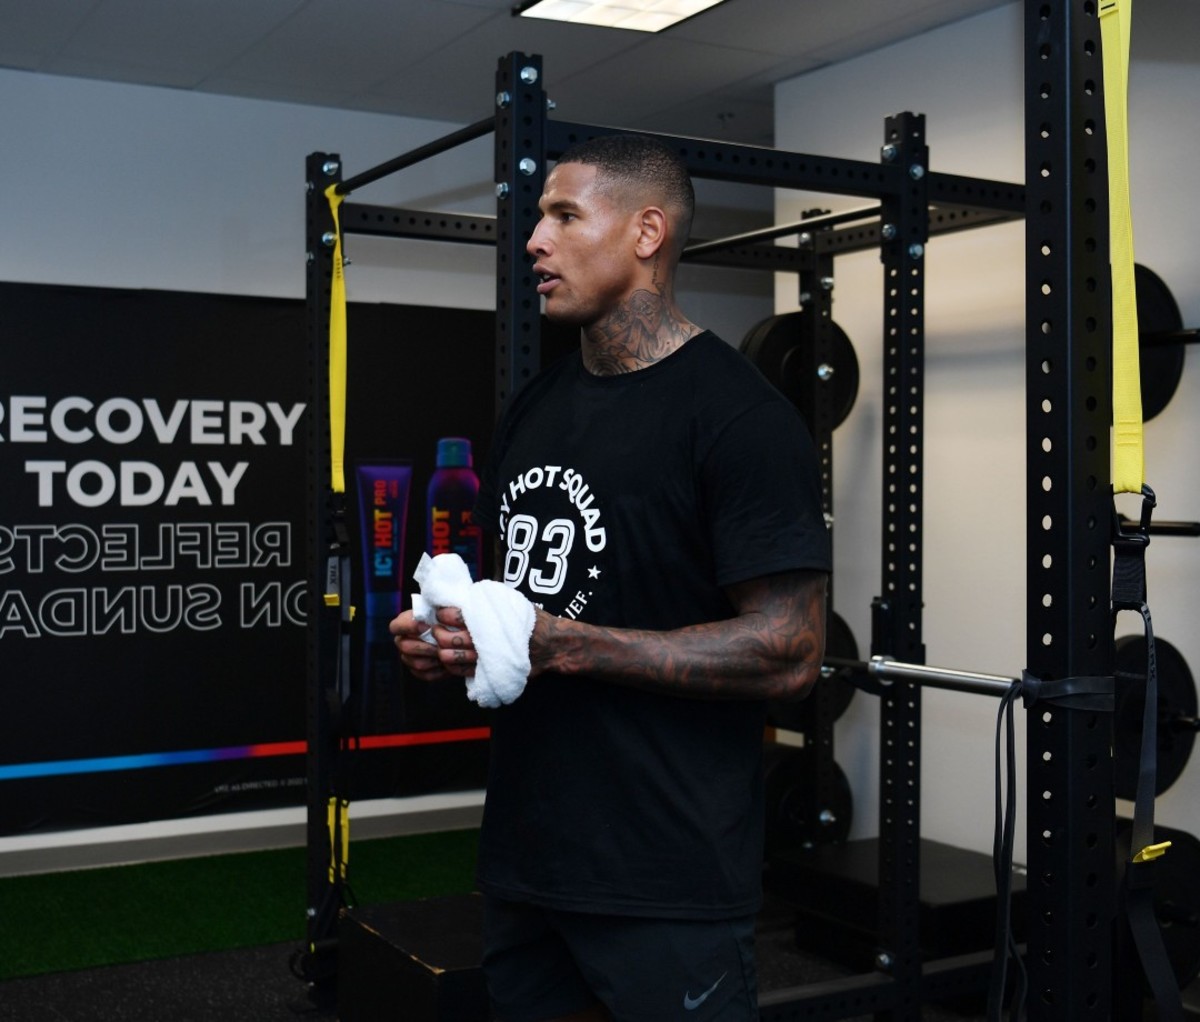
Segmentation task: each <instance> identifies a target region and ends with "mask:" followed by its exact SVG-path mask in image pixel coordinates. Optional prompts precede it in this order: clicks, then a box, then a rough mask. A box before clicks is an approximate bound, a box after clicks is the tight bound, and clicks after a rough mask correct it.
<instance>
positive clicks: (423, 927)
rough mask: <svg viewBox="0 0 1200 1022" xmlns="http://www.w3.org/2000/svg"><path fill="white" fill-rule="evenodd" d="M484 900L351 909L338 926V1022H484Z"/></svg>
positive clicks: (453, 899)
mask: <svg viewBox="0 0 1200 1022" xmlns="http://www.w3.org/2000/svg"><path fill="white" fill-rule="evenodd" d="M482 957H483V898H482V897H481V896H480V895H476V894H466V895H453V896H448V897H442V898H426V899H422V900H420V901H408V902H395V903H391V904H386V905H367V906H361V907H358V908H352V909H347V910H346V911H344V912H343V913H342V916H341V919H340V921H339V923H338V979H337V989H338V993H337V1001H338V1019H339V1022H384V1020H387V1019H397V1020H399V1019H404V1020H405V1022H486V1020H487V1019H488V1017H489V1011H488V997H487V988H486V986H485V984H484V980H483V972H482V969H481V968H480V962H481V960H482Z"/></svg>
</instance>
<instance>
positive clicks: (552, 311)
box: [526, 135, 695, 326]
mask: <svg viewBox="0 0 1200 1022" xmlns="http://www.w3.org/2000/svg"><path fill="white" fill-rule="evenodd" d="M538 205H539V208H540V209H541V212H542V218H541V220H540V221H539V223H538V225H537V226H536V227H535V228H534V231H533V234H532V235H531V236H530V238H529V242H528V244H527V245H526V250H527V251H528V252H529V253H530V254H531V255H532V256H533V257H534V260H535V263H534V269H535V271H536V272H537V273H538V275H539V276H540V277H541V278H542V279H541V283H540V284H539V285H538V293H539V294H541V295H542V296H543V297H545V299H546V315H547V316H549V317H551V318H552V319H558V320H562V321H566V322H576V323H579V324H580V325H581V326H587V325H588V324H591V323H595V322H598V321H600V320H601V319H603V318H604V317H605V316H607V315H609V314H611V313H613V312H615V311H616V310H618V309H620V308H621V307H622V306H623V305H624V304H625V303H627V302H628V301H629V300H630V298H631V297H632V296H633V295H635V294H638V293H645V294H650V295H654V296H656V299H657V300H660V301H665V302H667V303H668V304H669V305H673V302H674V298H673V277H674V272H675V265H676V263H677V262H678V261H679V255H680V253H681V252H682V250H683V246H684V244H685V242H686V240H687V232H688V229H689V228H690V225H691V218H692V211H693V208H694V206H695V197H694V194H693V192H692V184H691V180H690V179H689V177H688V174H687V169H686V168H685V167H684V166H683V164H682V162H681V161H680V160H679V159H678V158H677V157H676V156H675V154H674V153H672V152H671V150H670V149H668V148H667V147H666V146H664V145H662V144H661V143H659V142H656V141H654V140H652V139H648V138H644V137H642V136H637V135H611V136H605V137H602V138H598V139H594V140H592V141H589V142H585V143H583V144H581V145H579V146H576V147H574V148H573V149H571V150H570V151H568V152H567V153H565V154H564V155H563V157H562V158H561V159H560V160H559V161H558V163H557V164H556V166H555V167H554V169H553V170H552V171H551V172H550V173H549V174H548V175H547V177H546V184H545V188H544V189H543V191H542V197H541V200H540V201H539V203H538Z"/></svg>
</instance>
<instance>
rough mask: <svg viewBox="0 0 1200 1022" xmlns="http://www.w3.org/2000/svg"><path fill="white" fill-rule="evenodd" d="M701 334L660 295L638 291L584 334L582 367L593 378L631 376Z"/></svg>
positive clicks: (588, 328)
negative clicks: (619, 375) (626, 374)
mask: <svg viewBox="0 0 1200 1022" xmlns="http://www.w3.org/2000/svg"><path fill="white" fill-rule="evenodd" d="M699 332H700V330H699V328H698V327H696V326H695V325H694V324H693V323H689V322H688V321H687V320H685V319H682V318H681V317H680V316H679V315H678V313H677V312H676V311H675V309H674V308H672V306H671V305H670V303H668V302H666V301H664V299H663V297H662V295H661V294H655V293H654V292H651V291H646V290H639V291H635V292H633V294H631V295H630V296H629V298H628V300H626V301H625V302H624V303H623V304H621V305H619V306H617V307H616V308H615V309H613V310H612V312H610V313H609V314H608V315H607V316H605V317H604V318H603V319H602V320H600V321H598V322H596V323H593V324H592V325H591V326H589V327H587V328H586V329H585V330H584V332H583V364H584V365H585V366H586V367H587V370H588V372H590V373H592V374H594V375H596V376H616V375H618V374H620V373H633V372H637V370H639V369H645V368H646V367H647V366H651V365H653V364H654V363H655V362H660V361H662V360H663V359H664V358H666V357H667V356H668V355H670V354H671V353H672V352H673V351H675V350H676V349H678V348H679V347H680V346H681V345H682V344H683V343H684V342H685V341H687V340H689V339H691V338H692V337H694V336H695V335H696V334H698V333H699Z"/></svg>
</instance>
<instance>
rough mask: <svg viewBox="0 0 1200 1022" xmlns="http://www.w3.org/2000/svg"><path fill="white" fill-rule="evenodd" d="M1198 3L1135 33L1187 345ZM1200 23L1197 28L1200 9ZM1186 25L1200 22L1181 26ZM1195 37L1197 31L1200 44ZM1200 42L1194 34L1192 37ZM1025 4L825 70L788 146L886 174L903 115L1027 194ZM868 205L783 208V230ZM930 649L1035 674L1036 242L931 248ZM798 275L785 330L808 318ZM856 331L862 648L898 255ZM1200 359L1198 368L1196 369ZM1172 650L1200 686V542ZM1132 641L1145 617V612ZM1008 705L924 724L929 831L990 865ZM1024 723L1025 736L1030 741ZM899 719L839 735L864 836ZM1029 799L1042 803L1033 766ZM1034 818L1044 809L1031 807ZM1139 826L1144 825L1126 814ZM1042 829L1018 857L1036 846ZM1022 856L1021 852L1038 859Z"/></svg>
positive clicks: (848, 521)
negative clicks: (891, 122)
mask: <svg viewBox="0 0 1200 1022" xmlns="http://www.w3.org/2000/svg"><path fill="white" fill-rule="evenodd" d="M1194 7H1195V5H1190V4H1188V2H1187V0H1160V2H1159V3H1157V4H1155V5H1150V4H1143V5H1141V6H1140V7H1139V8H1138V9H1137V11H1136V13H1135V15H1134V28H1133V34H1132V39H1133V64H1132V69H1131V73H1130V119H1131V129H1130V130H1131V149H1132V157H1131V178H1132V192H1133V206H1134V232H1135V240H1136V243H1137V260H1138V262H1140V263H1143V264H1145V265H1147V266H1148V267H1149V268H1150V269H1152V270H1154V271H1155V272H1156V273H1157V274H1158V275H1159V276H1160V277H1162V278H1163V279H1164V281H1165V282H1166V283H1167V284H1168V286H1169V287H1170V288H1171V290H1172V292H1173V293H1174V295H1175V298H1176V300H1177V302H1178V303H1179V305H1180V309H1181V312H1182V315H1183V320H1184V325H1185V326H1195V325H1196V324H1197V323H1198V322H1200V281H1198V280H1197V273H1196V272H1195V268H1196V263H1197V258H1196V253H1197V245H1196V240H1195V239H1196V234H1197V224H1196V221H1197V214H1196V213H1195V208H1194V204H1193V203H1191V202H1190V201H1189V197H1190V194H1191V191H1192V189H1191V182H1190V180H1189V176H1190V175H1189V171H1188V168H1190V167H1194V166H1195V165H1196V159H1197V157H1198V156H1200V141H1198V140H1197V137H1196V133H1195V132H1190V131H1186V132H1185V131H1180V130H1179V129H1180V126H1181V125H1185V124H1192V123H1194V119H1195V113H1194V111H1195V104H1196V100H1197V98H1198V94H1200V64H1198V62H1197V58H1195V57H1194V56H1192V55H1190V54H1188V53H1187V52H1186V47H1184V46H1182V45H1180V44H1178V43H1177V42H1175V40H1177V39H1181V38H1183V37H1185V36H1187V35H1188V32H1189V31H1192V30H1194V29H1195V28H1196V27H1197V26H1196V25H1195V24H1194V21H1195V18H1196V15H1195V13H1194ZM1189 8H1191V9H1189ZM1181 19H1182V20H1181ZM1183 21H1189V22H1192V24H1190V26H1188V25H1184V24H1183ZM1191 38H1194V34H1193V35H1191ZM1023 66H1024V42H1023V5H1022V4H1019V3H1014V4H1008V5H1005V6H1002V7H999V8H998V9H996V10H993V11H991V12H989V13H987V14H983V15H980V16H978V17H975V18H972V19H968V20H966V21H963V22H960V23H958V24H955V25H952V26H950V27H948V28H945V29H943V30H940V31H937V32H932V33H928V34H926V35H924V36H922V37H920V38H918V39H915V40H911V41H909V42H906V43H902V44H899V45H895V46H892V47H889V48H886V49H883V50H880V51H878V52H876V53H873V54H871V55H869V56H866V57H863V58H860V59H856V60H853V61H848V62H846V63H844V64H840V65H838V66H835V67H831V68H827V69H824V70H820V71H816V72H813V73H811V74H808V75H805V76H802V77H800V78H796V79H793V80H792V81H789V82H786V83H783V84H781V85H780V86H778V87H777V89H776V145H777V146H778V147H779V148H781V149H787V150H793V151H800V152H810V153H816V154H820V155H826V156H838V157H846V158H852V159H861V160H868V161H872V162H874V161H877V160H878V159H879V147H880V145H881V144H882V142H883V123H884V118H885V117H886V116H888V115H890V114H894V113H898V112H901V111H904V110H910V111H913V112H915V113H923V114H925V115H926V140H927V142H928V144H929V148H930V168H931V169H932V170H934V171H942V172H946V173H954V174H965V175H970V176H973V177H981V178H993V179H999V180H1004V181H1014V182H1020V181H1022V180H1023V178H1024V164H1023V161H1024V157H1023V151H1024V128H1023V121H1024V92H1023V88H1024V86H1023V78H1022V76H1023ZM861 204H862V200H852V199H841V198H838V197H830V196H822V197H815V196H812V195H801V194H798V193H780V194H779V196H778V197H777V203H776V217H777V219H778V220H779V221H780V222H782V221H785V220H795V219H798V218H799V214H800V211H801V210H803V209H806V208H811V207H813V206H814V205H824V206H827V207H832V208H836V209H840V208H852V207H853V206H855V205H861ZM926 253H927V254H926V324H925V325H926V346H927V359H926V404H925V423H926V426H925V438H924V439H925V447H924V451H925V494H924V516H925V517H924V526H925V527H924V540H925V561H924V586H925V587H924V594H925V613H924V620H923V625H924V638H925V643H926V646H927V659H928V662H929V663H931V664H937V665H939V666H945V667H957V668H963V669H968V670H976V671H983V672H988V673H996V674H1001V675H1007V676H1015V675H1018V674H1020V672H1021V670H1022V668H1023V667H1024V666H1025V664H1024V657H1025V634H1024V632H1025V628H1024V623H1025V600H1026V596H1025V577H1024V564H1025V562H1024V550H1025V546H1024V544H1025V537H1024V516H1025V493H1024V445H1025V436H1024V414H1025V413H1024V408H1025V404H1024V402H1025V397H1024V376H1023V374H1024V351H1023V343H1024V286H1025V283H1024V227H1023V225H1022V224H1019V223H1018V224H1011V225H1003V226H1000V227H991V228H984V229H979V230H975V231H971V232H968V233H966V234H960V235H951V236H948V237H943V238H936V239H934V240H932V241H931V242H930V244H929V246H928V247H927V250H926ZM795 290H796V289H795V283H794V280H793V279H791V278H783V277H781V278H780V279H779V280H778V281H777V287H776V308H777V311H780V312H782V311H787V310H790V309H793V308H795V307H796V300H797V299H796V294H795ZM834 318H835V320H836V321H837V322H838V324H839V325H840V326H841V327H842V328H843V329H845V331H846V332H847V334H848V335H849V336H850V338H851V340H852V341H853V342H854V344H855V349H856V352H857V354H858V358H859V361H860V365H861V373H862V385H861V387H860V391H859V397H858V401H857V402H856V404H855V407H854V410H853V412H852V413H851V415H850V417H849V418H848V419H847V421H846V422H845V423H844V424H843V425H842V426H841V427H840V428H839V429H838V431H837V432H836V433H835V436H834V473H835V503H834V510H835V514H836V526H835V564H836V569H835V578H836V597H837V607H838V610H839V613H841V615H842V616H843V617H845V618H846V620H847V621H848V622H849V623H850V625H851V626H852V628H853V630H854V633H855V635H856V637H857V639H858V642H859V645H860V650H861V652H863V653H866V652H867V650H868V646H869V642H870V604H871V599H872V597H874V596H875V595H877V594H878V593H879V592H880V570H879V563H880V562H879V553H878V551H879V545H880V540H879V520H880V493H881V473H882V458H881V446H882V439H881V408H882V402H881V398H880V391H881V386H880V381H881V352H882V344H881V333H882V271H881V264H880V262H879V258H878V254H877V253H863V254H856V255H852V256H846V257H842V258H840V259H839V260H838V261H837V265H836V291H835V300H834ZM1193 358H1194V356H1193ZM1198 398H1200V370H1198V369H1197V368H1196V366H1195V365H1194V364H1193V365H1191V366H1189V367H1186V368H1185V371H1184V379H1183V382H1182V384H1181V387H1180V390H1179V392H1178V393H1177V394H1176V396H1175V398H1174V400H1173V401H1172V402H1171V404H1170V405H1169V406H1168V408H1167V409H1166V410H1165V411H1164V412H1163V413H1162V414H1161V415H1160V416H1158V417H1157V418H1156V419H1154V420H1152V421H1151V422H1150V423H1148V424H1147V429H1146V457H1147V482H1148V483H1149V484H1150V485H1151V486H1152V487H1154V488H1155V489H1156V490H1157V493H1158V496H1159V510H1158V512H1157V515H1158V517H1160V518H1162V519H1185V520H1196V519H1200V465H1198V464H1197V461H1196V457H1195V455H1194V453H1192V446H1191V445H1190V444H1189V443H1188V437H1189V436H1191V437H1194V436H1195V435H1196V434H1197V430H1200V401H1198V400H1197V399H1198ZM1147 556H1148V570H1149V591H1150V605H1151V610H1152V611H1153V614H1154V622H1155V634H1156V636H1158V637H1160V638H1161V639H1166V640H1167V641H1169V642H1171V643H1172V644H1174V645H1175V646H1177V647H1178V648H1179V649H1180V651H1181V652H1182V653H1183V655H1184V656H1185V658H1186V659H1187V660H1188V662H1189V663H1190V665H1191V666H1192V669H1193V671H1197V670H1200V635H1198V634H1197V630H1196V628H1195V627H1194V619H1195V610H1194V606H1195V602H1194V601H1195V596H1196V592H1197V588H1198V583H1200V541H1197V540H1195V539H1170V538H1159V537H1156V538H1155V539H1154V541H1153V542H1152V544H1151V547H1150V549H1149V551H1148V555H1147ZM1123 618H1124V619H1131V620H1123V622H1122V628H1121V631H1122V632H1127V631H1133V630H1134V629H1135V625H1136V624H1140V622H1138V620H1137V618H1136V616H1135V615H1128V614H1127V615H1124V616H1123ZM996 710H997V705H996V701H994V700H992V699H989V698H985V697H979V696H969V695H961V694H956V693H947V692H937V691H932V690H930V691H928V692H926V694H925V702H924V714H923V737H924V746H923V748H924V758H923V766H922V783H923V802H922V819H921V822H922V833H923V834H924V835H925V836H927V837H930V838H934V839H936V840H941V841H945V842H948V843H951V844H955V845H958V846H960V847H964V848H971V849H976V850H979V851H989V852H990V849H991V841H992V813H993V784H994V781H993V770H994V758H993V742H994V732H995V715H996ZM1022 718H1023V714H1020V715H1019V718H1018V726H1019V728H1020V729H1021V730H1020V734H1021V735H1022V738H1023V733H1024V732H1023V724H1024V721H1023V719H1022ZM877 736H878V708H877V706H876V705H873V703H872V701H871V700H870V699H868V698H866V697H862V696H859V697H857V698H856V699H855V701H854V703H853V704H852V706H851V708H850V710H849V711H848V712H847V714H846V715H845V716H844V717H843V718H842V719H841V720H840V721H839V722H838V725H837V734H836V746H835V748H836V758H837V760H838V762H839V764H840V765H841V766H842V768H843V769H844V770H846V772H847V774H848V775H849V777H850V780H851V786H852V788H853V791H854V795H855V802H856V804H855V823H854V831H853V836H862V835H870V834H874V833H876V832H877V815H878V794H877V793H878V757H877V745H878V737H877ZM1018 759H1019V761H1020V763H1021V765H1022V771H1021V778H1022V780H1021V792H1022V796H1021V797H1022V799H1023V791H1024V787H1023V785H1024V781H1023V777H1024V771H1023V762H1024V753H1023V749H1022V750H1021V751H1020V752H1019V753H1018ZM1021 809H1022V817H1023V804H1022V806H1021ZM1119 809H1123V810H1124V811H1125V813H1126V815H1128V813H1129V811H1130V807H1129V806H1128V805H1124V804H1122V805H1119ZM1198 809H1200V764H1197V763H1192V764H1191V766H1190V767H1189V769H1188V771H1186V772H1185V774H1184V776H1183V777H1182V778H1181V779H1180V781H1179V782H1178V783H1177V784H1176V785H1175V786H1174V787H1173V788H1172V789H1170V790H1169V791H1168V792H1167V793H1165V794H1164V795H1163V796H1162V797H1161V798H1160V799H1159V802H1158V806H1157V817H1158V820H1159V822H1161V823H1164V824H1166V825H1168V826H1176V827H1180V828H1183V829H1188V830H1192V831H1194V830H1195V829H1196V823H1195V821H1196V818H1197V810H1198ZM1024 840H1025V838H1024V828H1023V819H1022V828H1021V831H1020V833H1019V834H1018V842H1019V844H1018V848H1019V849H1023V848H1024ZM1018 857H1021V853H1020V852H1019V853H1018Z"/></svg>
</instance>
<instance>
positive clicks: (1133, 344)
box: [1100, 0, 1145, 493]
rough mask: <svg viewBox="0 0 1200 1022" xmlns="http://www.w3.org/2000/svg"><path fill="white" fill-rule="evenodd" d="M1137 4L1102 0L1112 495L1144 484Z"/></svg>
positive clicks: (1134, 490) (1136, 490)
mask: <svg viewBox="0 0 1200 1022" xmlns="http://www.w3.org/2000/svg"><path fill="white" fill-rule="evenodd" d="M1132 7H1133V0H1102V3H1101V5H1100V32H1101V40H1102V43H1103V46H1104V116H1105V119H1106V121H1107V122H1108V209H1109V212H1108V215H1109V248H1110V255H1109V258H1110V261H1111V263H1112V301H1113V310H1112V312H1113V338H1112V344H1113V367H1112V369H1113V394H1112V397H1113V492H1114V493H1141V492H1142V485H1143V484H1144V482H1145V465H1144V460H1143V445H1142V391H1141V372H1140V366H1139V362H1138V323H1137V292H1136V289H1135V286H1134V277H1133V221H1132V217H1131V214H1130V204H1129V131H1128V94H1129V25H1130V18H1131V10H1132Z"/></svg>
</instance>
